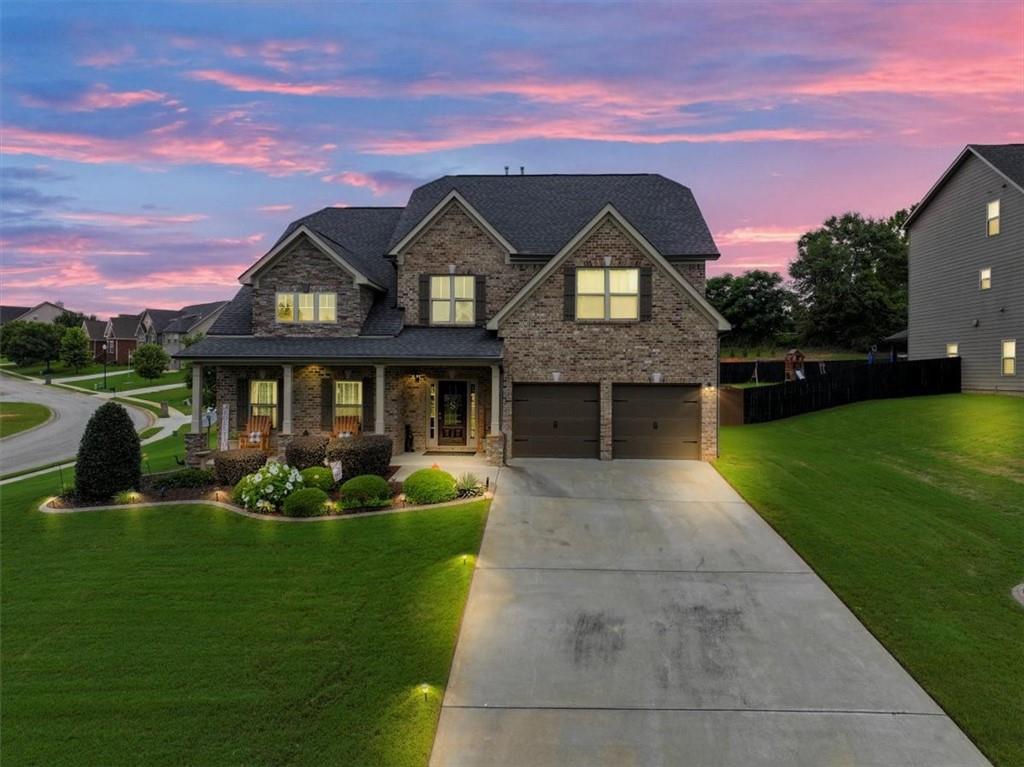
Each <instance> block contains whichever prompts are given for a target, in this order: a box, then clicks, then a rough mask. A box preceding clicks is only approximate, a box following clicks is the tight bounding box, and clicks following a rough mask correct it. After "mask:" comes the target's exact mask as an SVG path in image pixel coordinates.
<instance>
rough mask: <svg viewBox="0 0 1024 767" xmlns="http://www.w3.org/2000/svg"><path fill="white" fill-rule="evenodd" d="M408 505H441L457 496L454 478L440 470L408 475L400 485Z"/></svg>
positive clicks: (420, 471)
mask: <svg viewBox="0 0 1024 767" xmlns="http://www.w3.org/2000/svg"><path fill="white" fill-rule="evenodd" d="M402 490H403V491H404V492H405V498H406V500H408V501H409V503H415V504H420V503H442V502H444V501H450V500H452V499H453V498H455V496H456V495H458V491H457V490H456V487H455V477H453V476H452V475H451V474H449V473H448V472H447V471H441V470H440V469H420V470H419V471H414V472H413V473H412V474H410V475H409V476H408V477H407V478H406V480H405V482H404V483H403V484H402Z"/></svg>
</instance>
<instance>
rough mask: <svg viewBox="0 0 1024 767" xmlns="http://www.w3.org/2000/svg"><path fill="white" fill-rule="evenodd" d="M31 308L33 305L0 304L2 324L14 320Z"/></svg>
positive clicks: (0, 323) (0, 322)
mask: <svg viewBox="0 0 1024 767" xmlns="http://www.w3.org/2000/svg"><path fill="white" fill-rule="evenodd" d="M31 308H32V307H31V306H0V325H2V324H4V323H6V322H14V320H16V319H18V317H20V316H21V315H23V314H24V313H25V312H27V311H28V310H29V309H31Z"/></svg>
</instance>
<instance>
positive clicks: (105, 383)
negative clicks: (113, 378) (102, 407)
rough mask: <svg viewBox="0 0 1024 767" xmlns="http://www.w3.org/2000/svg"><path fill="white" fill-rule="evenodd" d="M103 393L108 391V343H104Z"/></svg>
mask: <svg viewBox="0 0 1024 767" xmlns="http://www.w3.org/2000/svg"><path fill="white" fill-rule="evenodd" d="M101 348H102V349H103V391H106V390H107V343H106V341H104V342H103V346H102V347H101Z"/></svg>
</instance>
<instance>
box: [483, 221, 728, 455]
mask: <svg viewBox="0 0 1024 767" xmlns="http://www.w3.org/2000/svg"><path fill="white" fill-rule="evenodd" d="M606 257H610V258H611V266H613V267H641V266H654V272H653V283H652V288H653V307H652V319H651V321H649V322H629V323H622V322H614V323H612V322H586V323H581V322H575V321H566V320H564V319H563V312H564V309H563V307H564V298H563V290H564V287H563V283H564V278H563V271H562V268H561V267H560V268H558V269H556V270H555V271H554V272H553V273H552V274H551V275H550V276H549V277H548V279H547V280H545V281H544V282H543V283H542V284H541V285H540V286H538V288H537V289H536V291H535V292H534V293H533V294H532V295H531V296H530V297H529V298H528V299H527V300H526V301H524V302H523V304H521V305H520V306H519V307H518V308H517V309H516V310H515V311H514V312H513V313H512V314H511V315H510V316H509V317H508V318H506V320H505V321H504V322H503V324H502V326H501V328H500V329H499V335H500V336H501V337H502V338H503V339H504V342H505V358H504V373H505V375H504V377H503V391H502V395H503V400H502V401H503V407H502V411H503V412H502V429H503V431H505V432H506V437H507V438H509V435H511V433H512V407H511V403H512V384H513V383H514V382H537V383H545V382H550V381H551V380H552V375H551V374H552V372H555V371H557V372H559V373H561V380H562V381H565V382H574V383H599V384H600V385H601V400H602V403H601V457H602V458H611V455H612V434H611V396H610V395H611V385H612V383H649V382H650V380H651V374H652V373H655V372H657V373H661V374H662V381H663V382H664V383H666V384H671V383H681V384H682V383H685V384H695V383H706V382H709V381H710V382H714V381H716V380H717V377H716V372H717V366H718V333H717V328H716V326H715V324H714V323H713V322H712V320H710V319H708V318H707V317H706V316H705V315H704V314H703V313H701V312H700V311H699V310H698V309H697V307H696V306H695V305H694V303H693V301H692V299H690V298H689V297H688V296H686V295H684V294H683V292H682V290H681V289H680V288H679V287H678V285H676V284H675V283H673V281H672V278H671V277H670V276H669V275H668V274H667V273H665V272H663V271H662V270H661V269H660V268H659V267H657V266H656V265H654V263H653V262H652V261H651V260H650V259H649V258H648V257H647V256H646V254H644V253H643V252H642V251H641V250H640V249H639V248H638V247H637V246H636V245H635V244H634V243H633V242H632V240H630V238H629V237H628V236H627V235H626V233H625V232H623V231H622V230H621V228H620V227H619V226H618V225H617V224H616V223H615V222H614V221H613V220H611V219H607V220H606V221H604V222H603V223H601V224H600V225H599V226H598V228H597V229H596V230H595V231H594V232H593V234H592V235H591V236H590V237H589V238H587V240H585V241H584V242H583V243H582V244H581V245H580V247H579V248H578V249H577V250H576V251H575V252H574V253H573V254H571V255H570V256H569V258H568V259H567V261H566V262H565V263H564V264H563V266H576V267H585V266H598V267H602V266H604V260H605V258H606ZM693 271H694V272H696V270H693ZM701 271H702V270H701ZM694 276H695V275H694ZM717 409H718V408H717V390H716V389H714V388H709V389H705V390H703V392H702V422H703V423H702V435H701V445H702V452H703V455H704V457H705V458H713V457H714V456H715V455H716V453H717V449H718V444H717V440H718V434H717V427H716V421H717Z"/></svg>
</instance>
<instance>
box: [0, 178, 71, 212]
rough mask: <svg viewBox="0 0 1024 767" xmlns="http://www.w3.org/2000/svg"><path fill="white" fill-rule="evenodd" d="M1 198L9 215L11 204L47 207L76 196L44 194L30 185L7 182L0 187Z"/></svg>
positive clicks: (68, 200) (60, 203) (65, 201)
mask: <svg viewBox="0 0 1024 767" xmlns="http://www.w3.org/2000/svg"><path fill="white" fill-rule="evenodd" d="M0 199H2V201H3V205H4V208H5V212H6V213H7V214H8V215H9V214H10V212H11V210H10V207H9V206H11V205H15V206H16V205H23V206H27V207H30V208H47V207H51V206H54V205H62V204H64V203H67V202H71V201H72V200H73V199H74V198H73V197H68V196H66V195H60V194H43V193H42V192H40V191H39V190H37V189H33V188H32V187H29V186H22V185H20V184H19V185H15V184H9V183H5V184H4V185H3V187H2V188H0Z"/></svg>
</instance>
